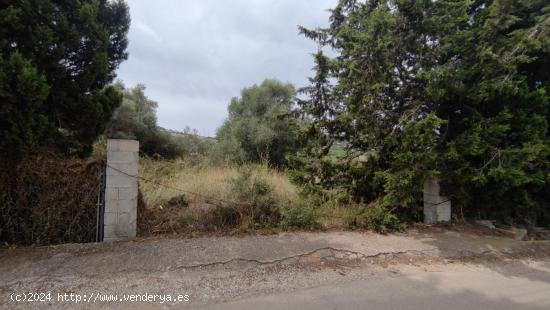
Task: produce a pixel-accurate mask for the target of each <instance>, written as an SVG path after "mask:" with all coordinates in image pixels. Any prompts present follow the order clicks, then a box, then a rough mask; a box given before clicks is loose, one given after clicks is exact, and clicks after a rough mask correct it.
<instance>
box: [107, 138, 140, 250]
mask: <svg viewBox="0 0 550 310" xmlns="http://www.w3.org/2000/svg"><path fill="white" fill-rule="evenodd" d="M138 152H139V142H138V141H136V140H124V139H109V140H107V169H106V178H107V179H106V186H105V214H104V215H105V216H104V226H103V228H104V237H103V241H107V242H108V241H117V240H127V239H130V238H134V237H135V236H136V220H137V196H138V182H137V175H138V159H139V154H138Z"/></svg>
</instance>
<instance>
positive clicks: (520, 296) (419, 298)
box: [193, 264, 550, 310]
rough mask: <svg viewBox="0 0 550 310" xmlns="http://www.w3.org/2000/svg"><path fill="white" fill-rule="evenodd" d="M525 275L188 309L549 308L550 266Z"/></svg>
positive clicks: (403, 281) (321, 290)
mask: <svg viewBox="0 0 550 310" xmlns="http://www.w3.org/2000/svg"><path fill="white" fill-rule="evenodd" d="M543 265H544V264H538V266H537V268H534V269H533V270H531V271H530V272H529V273H527V274H525V273H515V272H507V273H502V270H501V272H497V271H494V270H491V269H486V268H478V267H472V266H467V265H466V266H461V267H460V268H452V269H451V270H445V269H444V268H442V269H441V270H439V271H436V272H421V273H418V272H414V273H411V274H405V275H398V276H388V277H383V278H370V279H364V280H356V281H352V282H348V283H343V284H339V285H326V286H320V287H315V288H309V289H302V290H297V291H295V292H292V293H286V294H277V295H266V296H261V297H255V298H251V299H244V300H239V301H234V302H229V303H221V304H214V305H204V306H201V307H196V308H193V309H203V310H206V309H208V310H215V309H224V310H232V309H235V310H236V309H239V310H247V309H262V310H271V309H285V310H292V309H299V310H309V309H311V310H318V309H339V310H340V309H376V310H378V309H380V310H382V309H384V310H386V309H387V310H390V309H391V310H395V309H419V310H420V309H422V310H428V309H434V310H435V309H438V310H440V309H444V310H455V309H456V310H465V309H485V310H488V309H495V310H496V309H499V310H504V309H510V310H519V309H533V310H535V309H540V310H542V309H545V310H547V309H550V264H546V267H543Z"/></svg>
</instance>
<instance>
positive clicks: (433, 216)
mask: <svg viewBox="0 0 550 310" xmlns="http://www.w3.org/2000/svg"><path fill="white" fill-rule="evenodd" d="M439 191H440V187H439V180H437V179H432V180H428V181H426V182H425V183H424V223H425V224H436V223H440V222H449V221H451V201H450V200H449V199H448V198H447V197H445V196H441V195H440V194H439Z"/></svg>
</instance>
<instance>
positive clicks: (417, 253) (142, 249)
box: [0, 228, 550, 309]
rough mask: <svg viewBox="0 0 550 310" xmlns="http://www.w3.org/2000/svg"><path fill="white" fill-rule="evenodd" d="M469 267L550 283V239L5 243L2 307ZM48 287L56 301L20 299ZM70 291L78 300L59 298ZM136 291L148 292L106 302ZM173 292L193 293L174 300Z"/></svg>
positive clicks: (328, 237)
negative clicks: (43, 244) (51, 244)
mask: <svg viewBox="0 0 550 310" xmlns="http://www.w3.org/2000/svg"><path fill="white" fill-rule="evenodd" d="M541 268H542V269H541ZM466 269H467V270H468V272H474V274H476V273H477V271H476V270H478V271H480V273H479V274H482V273H481V271H487V272H490V273H491V274H494V275H498V276H502V275H505V276H507V277H516V276H519V275H523V276H525V275H537V274H538V275H539V276H541V277H542V278H541V279H538V282H537V283H536V285H539V286H540V285H542V287H543V288H546V287H547V288H548V291H550V276H548V275H550V242H548V241H516V240H513V239H510V238H505V237H502V236H498V235H491V234H487V232H486V231H484V230H465V229H456V228H454V229H453V228H451V229H449V228H424V229H411V230H409V231H407V232H406V233H395V234H388V235H378V234H374V233H370V232H340V231H333V232H322V233H319V232H316V233H306V232H296V233H281V234H277V235H266V236H238V237H234V236H233V237H220V236H218V237H200V238H194V239H181V238H145V239H136V240H132V241H127V242H116V243H99V244H66V245H59V246H48V247H18V248H7V249H1V250H0V298H1V301H0V308H2V309H28V308H38V309H46V308H48V309H49V308H52V307H53V308H57V309H73V308H75V307H76V308H86V309H88V308H93V309H103V308H106V307H107V308H115V309H119V308H120V309H124V308H136V307H138V308H182V307H183V308H186V307H197V306H198V307H208V306H210V305H215V304H219V303H224V302H235V301H238V300H247V299H251V298H259V296H260V297H261V296H274V295H278V294H291V293H293V292H296V291H298V290H304V289H310V288H318V287H332V288H334V287H339V286H342V285H344V286H346V285H348V284H349V285H352V284H351V283H357V282H356V281H366V280H367V279H369V281H372V280H373V279H374V280H376V279H387V278H394V277H396V276H399V275H407V274H409V275H410V274H416V275H421V274H427V273H433V272H451V273H452V272H453V271H454V272H457V274H464V273H461V270H462V271H464V270H466ZM541 270H544V271H541ZM376 283H383V282H379V281H377V282H376ZM361 285H363V284H361ZM511 285H512V284H511ZM359 287H361V286H359ZM369 287H372V285H370V286H369ZM537 289H539V290H540V287H538V286H537ZM48 292H49V293H50V294H51V299H50V300H44V299H42V300H39V301H32V302H31V301H17V300H14V296H15V297H17V296H23V297H19V298H20V299H21V298H24V297H28V296H27V295H24V294H25V293H44V294H46V293H48ZM71 293H72V294H73V297H75V298H76V296H80V301H78V302H77V301H76V300H70V301H67V300H65V299H63V298H62V300H59V297H60V295H61V297H63V296H65V295H64V294H69V295H67V296H70V294H71ZM131 294H134V295H139V296H138V297H136V296H134V297H135V298H142V300H141V301H139V300H138V301H132V302H130V301H128V300H125V301H121V300H118V301H117V302H113V301H103V300H102V298H106V296H114V295H116V296H117V298H127V297H128V296H130V295H131ZM148 295H150V296H156V297H155V301H150V300H146V301H144V300H143V299H147V298H149V299H151V298H152V297H147V296H148ZM167 295H170V296H171V297H170V298H172V297H173V299H176V297H175V296H178V297H179V298H182V296H183V298H184V299H186V300H181V299H180V300H179V301H175V300H173V299H172V300H170V301H169V300H168V298H167ZM35 297H39V298H40V296H38V295H35ZM161 298H164V301H163V302H160V299H161ZM289 298H290V297H289ZM84 300H85V301H84ZM548 302H549V305H550V300H548ZM243 308H246V307H244V306H243ZM350 308H354V307H353V306H352V307H350Z"/></svg>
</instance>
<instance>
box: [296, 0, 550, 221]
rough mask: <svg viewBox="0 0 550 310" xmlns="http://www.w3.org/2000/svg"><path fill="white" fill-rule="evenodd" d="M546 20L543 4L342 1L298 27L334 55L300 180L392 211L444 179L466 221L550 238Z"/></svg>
mask: <svg viewBox="0 0 550 310" xmlns="http://www.w3.org/2000/svg"><path fill="white" fill-rule="evenodd" d="M549 20H550V10H549V7H548V4H547V3H546V2H545V1H542V0H528V1H514V0H500V1H469V0H461V1H357V0H351V1H350V0H342V1H340V2H339V4H338V5H337V6H336V8H335V9H334V10H332V16H331V18H330V25H329V27H327V28H325V29H318V30H309V29H305V28H301V32H302V33H303V34H304V35H305V36H307V37H308V38H311V39H313V40H315V41H316V42H318V43H319V44H320V45H321V46H323V47H326V48H330V49H332V50H333V51H334V52H335V53H336V56H335V57H329V56H327V55H325V54H324V53H323V52H322V49H321V50H320V51H319V52H318V53H317V54H316V55H315V61H316V67H315V70H316V75H315V76H314V78H312V80H311V82H312V83H311V85H310V86H309V87H306V88H305V89H303V92H304V94H305V95H306V98H305V99H304V100H301V101H300V107H301V109H300V110H301V112H302V113H303V114H304V115H305V116H306V117H307V118H309V119H310V120H311V122H310V123H309V125H308V128H307V129H305V130H304V137H305V139H307V140H308V141H309V142H310V144H309V145H308V147H307V148H305V149H304V150H303V151H302V152H301V153H300V154H299V156H296V157H295V158H294V162H293V167H294V168H295V169H296V170H297V171H296V173H295V174H294V176H295V179H296V180H299V181H301V182H302V184H305V185H306V186H308V187H309V188H312V189H314V188H315V187H316V186H319V187H323V188H328V189H334V188H343V189H345V190H347V191H348V192H349V193H350V194H352V195H353V197H354V200H356V201H360V200H364V201H373V200H375V199H379V198H380V199H382V205H383V206H385V207H390V208H392V209H395V208H403V207H406V208H416V207H418V206H419V202H420V201H421V200H420V198H421V197H420V195H419V194H420V190H421V189H422V184H423V182H424V181H425V180H427V179H430V178H434V177H438V178H440V179H441V180H442V185H443V190H444V192H445V194H446V195H448V196H449V197H450V198H451V200H452V202H453V206H454V209H455V210H461V213H460V215H465V216H466V217H478V218H490V219H498V220H500V221H504V222H507V223H509V224H520V225H527V226H530V225H549V224H550V209H549V208H548V206H549V205H550V196H549V194H548V190H547V189H548V188H549V187H550V132H549V128H548V126H549V121H550V109H549V90H550V89H549V88H548V87H549V84H548V83H549V78H550V75H549V73H548V72H549V70H548V68H549V67H550V66H549V61H550V48H549V47H550V41H549V38H550V36H549V35H548V34H549V30H550V23H549ZM337 143H340V144H342V145H344V146H345V147H344V151H345V153H344V156H341V157H340V158H338V159H337V160H334V158H333V157H331V156H330V154H329V151H330V150H331V149H332V146H333V145H335V144H337Z"/></svg>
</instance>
